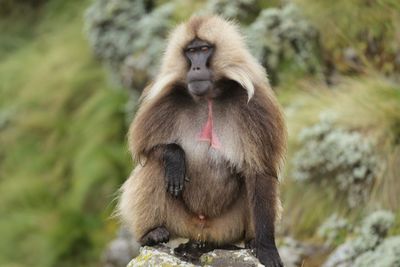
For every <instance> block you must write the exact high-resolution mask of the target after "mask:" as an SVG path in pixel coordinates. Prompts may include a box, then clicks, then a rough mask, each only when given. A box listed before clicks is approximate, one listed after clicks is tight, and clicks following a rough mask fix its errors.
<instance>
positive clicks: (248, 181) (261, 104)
mask: <svg viewBox="0 0 400 267" xmlns="http://www.w3.org/2000/svg"><path fill="white" fill-rule="evenodd" d="M196 37H197V38H200V39H202V40H206V41H208V42H210V43H212V44H214V45H215V55H213V59H212V62H211V68H212V69H213V71H214V80H215V83H216V87H218V88H222V91H223V95H222V96H220V97H219V98H218V99H215V100H214V127H215V131H216V133H217V134H218V136H219V139H220V141H221V143H222V148H221V149H219V150H215V149H212V148H210V145H209V144H208V143H206V142H199V141H197V140H196V135H197V134H198V133H199V132H200V129H201V127H202V125H203V124H204V122H205V121H206V118H207V103H206V101H204V100H195V99H193V98H192V97H191V96H190V95H189V94H187V93H186V88H185V85H184V79H185V74H186V71H187V68H188V66H187V63H186V60H185V58H184V55H183V49H184V47H185V46H186V45H187V44H188V43H189V42H190V41H191V40H193V39H194V38H196ZM221 47H223V48H224V49H222V48H221ZM285 140H286V132H285V127H284V122H283V116H282V112H281V110H280V108H279V106H278V104H277V101H276V99H275V97H274V95H273V93H272V90H271V89H270V87H269V84H268V81H267V79H266V75H265V71H264V70H263V68H262V67H261V66H260V65H259V64H258V63H257V62H256V60H255V59H254V58H253V57H252V56H251V55H250V54H249V53H248V52H247V49H246V46H245V45H244V42H243V40H242V38H241V36H240V35H239V34H238V31H237V29H236V27H235V26H234V25H233V24H231V23H229V22H226V21H224V20H222V19H221V18H219V17H215V16H213V17H194V18H192V19H191V20H190V21H189V22H188V23H186V24H182V25H180V26H178V28H177V29H176V30H175V31H174V32H173V33H172V36H171V39H170V42H169V45H168V47H167V51H166V54H165V56H164V59H163V64H162V68H161V72H160V75H159V76H158V77H157V79H156V80H155V81H154V83H153V84H151V85H150V86H149V87H147V88H146V89H145V90H144V93H143V96H142V98H141V101H140V108H139V110H138V112H137V114H136V117H135V119H134V121H133V122H132V125H131V128H130V131H129V147H130V150H131V152H132V155H133V157H134V158H135V159H136V161H137V162H140V163H141V164H138V165H137V167H136V168H135V170H134V171H133V172H132V175H131V176H130V177H129V179H128V180H127V181H126V182H125V184H124V185H123V187H122V196H121V200H120V203H119V212H120V214H121V217H122V219H123V221H124V222H125V223H126V225H127V226H128V227H129V228H130V230H131V231H132V232H133V233H134V235H135V237H136V238H137V239H138V240H140V239H141V238H142V237H143V236H144V235H145V234H146V233H147V232H149V231H150V230H152V229H154V228H156V227H159V226H165V227H166V228H167V229H168V231H169V232H170V234H171V235H172V236H179V237H186V238H190V239H194V240H196V239H200V240H203V241H210V242H214V243H217V244H225V243H231V242H236V241H240V240H250V239H253V238H254V237H255V229H254V219H253V218H254V216H253V212H252V210H254V208H257V201H254V200H255V198H257V200H259V199H261V200H262V201H265V203H266V205H267V207H268V210H267V211H265V214H266V215H265V216H266V219H267V220H269V221H272V222H273V221H275V220H276V219H277V217H278V215H279V210H280V202H279V197H278V188H277V187H278V183H279V182H278V179H277V176H278V172H279V168H280V166H281V163H282V160H283V155H284V151H285V145H286V144H285ZM169 143H176V144H178V145H180V146H181V147H182V149H183V150H184V151H185V153H186V166H187V176H188V177H189V178H190V181H189V182H188V183H185V187H184V190H183V192H182V198H178V199H176V198H173V197H172V196H170V195H169V194H168V193H167V192H166V190H165V180H164V169H163V164H162V160H161V154H160V153H161V152H160V151H159V149H158V147H159V146H160V145H163V144H169ZM256 189H257V190H256ZM260 192H261V193H260ZM260 194H261V195H260ZM261 207H263V206H261ZM199 215H204V216H206V220H204V221H201V220H199V219H198V218H199Z"/></svg>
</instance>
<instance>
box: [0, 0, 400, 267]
mask: <svg viewBox="0 0 400 267" xmlns="http://www.w3.org/2000/svg"><path fill="white" fill-rule="evenodd" d="M153 2H154V4H155V6H157V7H158V6H160V5H163V4H165V3H167V2H169V1H153ZM172 2H173V3H174V5H175V8H174V14H173V15H172V18H171V24H174V23H176V22H177V21H180V20H182V19H185V18H187V17H188V16H190V14H191V13H192V12H195V11H197V10H199V9H200V8H202V7H203V6H204V5H205V4H210V2H213V1H196V2H193V1H192V2H190V1H183V0H176V1H172ZM206 2H207V3H206ZM214 2H215V1H214ZM220 2H226V3H228V2H229V1H220ZM245 2H246V1H245ZM247 2H248V1H247ZM250 2H251V1H250ZM254 2H255V3H256V4H255V5H254V6H251V8H249V6H246V5H244V6H241V5H237V7H235V8H237V9H226V6H225V9H224V7H220V6H218V8H219V9H217V10H220V12H221V13H228V14H236V15H235V16H238V19H239V20H241V22H242V23H243V25H244V26H245V27H247V26H249V25H251V22H252V21H254V20H255V19H256V18H257V16H258V15H259V14H260V13H261V9H263V8H267V7H279V6H281V2H280V1H261V0H257V1H254ZM293 2H295V3H296V4H298V6H299V8H300V10H301V11H302V12H303V13H304V15H305V17H306V18H307V19H309V21H310V23H311V24H312V26H313V27H315V29H317V30H318V32H319V34H320V36H319V38H320V44H321V55H317V56H321V57H322V63H321V64H322V66H321V68H322V69H323V68H327V69H328V72H332V68H333V69H334V70H335V71H336V72H338V73H339V79H338V82H335V83H334V85H333V86H330V87H328V86H327V85H326V83H325V82H324V78H323V77H322V74H321V73H319V72H316V73H304V72H301V73H299V70H298V69H296V68H293V67H292V63H291V62H289V63H287V62H286V61H285V62H283V63H282V64H281V65H282V68H281V69H278V72H280V73H279V75H280V79H279V80H280V83H279V85H278V86H276V87H275V89H276V92H277V94H278V98H279V100H280V102H281V103H282V105H283V106H284V108H285V111H286V117H287V124H288V129H289V155H288V157H287V162H288V163H287V166H286V169H285V174H284V180H283V183H282V199H283V205H284V215H283V221H282V226H281V228H282V229H281V232H282V233H289V234H290V235H293V236H294V237H296V238H299V239H303V240H309V241H312V242H317V243H322V242H323V240H321V238H320V237H318V236H317V229H318V227H319V226H320V225H321V224H323V222H324V221H325V220H326V219H327V218H328V217H330V216H331V215H332V214H334V213H336V214H338V215H340V216H343V217H346V218H347V219H348V221H349V223H354V224H356V222H359V221H360V220H361V218H363V217H364V216H365V214H367V213H368V212H370V211H373V210H375V209H388V210H392V211H394V212H396V214H395V215H396V218H395V223H394V224H395V226H394V227H393V228H392V230H391V232H390V234H391V235H398V234H400V214H399V210H400V179H399V178H400V177H399V173H400V169H399V168H400V167H399V166H400V86H399V84H398V83H396V81H398V80H399V70H400V67H399V65H400V46H399V44H400V40H399V32H400V4H399V3H398V1H395V0H380V1H374V0H369V1H362V0H357V1H346V0H340V1H335V2H331V1H327V0H324V1H312V0H294V1H293ZM91 3H93V1H90V0H84V1H62V0H41V1H33V0H30V1H29V0H19V1H11V0H4V1H1V2H0V15H1V18H0V32H1V35H0V203H1V204H0V266H10V267H11V266H44V267H46V266H98V265H99V260H100V255H101V252H102V250H103V249H104V247H105V245H106V243H107V242H108V241H109V240H110V239H111V238H112V237H113V236H114V235H115V232H116V229H117V227H118V226H117V222H116V221H115V220H113V219H111V214H112V211H113V209H114V206H115V198H116V196H117V190H118V188H119V186H120V185H121V184H122V182H123V181H124V180H125V178H126V177H127V175H128V173H129V171H130V170H131V169H132V163H131V161H130V156H129V154H128V152H127V145H126V138H125V135H126V132H127V124H126V121H127V119H126V118H130V117H131V116H132V113H131V112H129V110H132V105H131V106H129V105H130V104H129V103H132V102H135V98H133V99H132V96H131V94H130V93H129V91H128V90H126V89H123V88H121V86H119V85H116V84H115V83H113V82H112V81H110V80H108V79H107V77H109V75H108V74H107V73H106V71H105V69H104V67H103V65H102V63H101V62H100V61H97V60H95V59H94V56H93V53H92V51H91V50H90V48H89V44H88V41H87V40H86V39H85V36H84V33H83V32H84V30H83V28H84V27H83V24H84V23H83V14H84V12H85V10H86V9H87V7H88V6H89V5H90V4H91ZM226 3H225V4H226ZM228 5H229V3H228ZM255 7H256V8H255ZM253 9H254V10H253ZM243 10H245V11H246V12H248V13H243ZM150 37H151V36H150ZM147 38H149V36H147ZM149 39H150V40H151V38H149ZM145 47H146V46H145ZM347 48H351V49H353V50H354V51H356V53H355V54H356V55H355V56H356V58H357V60H356V61H357V64H358V65H357V66H354V62H350V63H349V60H348V59H346V55H345V53H344V50H346V49H347ZM139 54H140V53H139ZM397 57H399V58H398V60H399V62H397V61H396V60H397V59H396V58H397ZM358 61H359V62H358ZM396 62H397V63H396ZM332 66H334V67H332ZM330 74H332V73H330ZM330 74H329V75H330ZM349 74H351V75H349ZM127 110H128V111H127ZM326 111H328V112H333V113H335V114H336V115H337V121H336V125H337V126H338V127H340V128H343V129H346V130H348V131H357V132H359V133H361V134H363V136H365V137H366V138H370V139H371V140H374V142H375V144H376V147H375V149H376V150H375V151H376V154H377V155H378V156H379V157H380V159H381V165H382V171H381V172H380V173H379V175H378V177H376V179H375V181H374V184H373V186H372V188H371V192H370V197H369V198H368V201H366V202H365V203H362V205H359V206H357V207H355V208H349V207H348V205H347V204H346V198H345V197H343V196H340V195H337V194H336V193H335V192H334V190H332V188H329V187H326V186H320V185H318V184H312V183H311V184H306V183H298V182H296V181H294V180H293V179H291V178H292V177H291V170H292V168H293V166H292V158H293V156H294V155H295V153H296V151H297V150H298V149H299V148H300V147H301V146H302V144H301V143H300V142H299V139H298V133H299V132H300V131H301V130H302V129H303V128H304V127H309V126H312V125H313V124H315V123H317V122H318V120H319V116H320V114H321V113H323V112H326ZM342 232H343V233H342V235H344V234H346V232H345V231H342ZM345 238H346V237H345V236H339V237H337V239H338V240H345Z"/></svg>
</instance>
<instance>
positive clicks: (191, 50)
mask: <svg viewBox="0 0 400 267" xmlns="http://www.w3.org/2000/svg"><path fill="white" fill-rule="evenodd" d="M187 51H188V52H190V53H194V52H195V51H196V49H194V48H189V49H188V50H187Z"/></svg>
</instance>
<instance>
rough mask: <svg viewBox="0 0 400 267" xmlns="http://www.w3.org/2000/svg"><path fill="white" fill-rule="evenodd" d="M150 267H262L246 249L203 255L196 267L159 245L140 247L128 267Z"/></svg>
mask: <svg viewBox="0 0 400 267" xmlns="http://www.w3.org/2000/svg"><path fill="white" fill-rule="evenodd" d="M139 266H140V267H150V266H182V267H196V266H214V267H227V266H232V267H258V266H262V265H261V264H260V263H259V261H258V260H257V258H255V257H254V256H253V255H252V254H251V252H250V251H249V250H247V249H240V250H219V249H216V250H214V251H212V252H209V253H206V254H203V255H202V256H201V257H200V264H199V265H196V264H193V263H190V262H187V261H184V260H181V259H179V258H178V257H176V256H175V255H174V254H173V249H171V248H169V247H166V246H164V245H160V246H157V247H142V248H141V249H140V254H139V256H137V257H136V258H134V259H133V260H132V261H131V262H130V263H129V264H128V267H139Z"/></svg>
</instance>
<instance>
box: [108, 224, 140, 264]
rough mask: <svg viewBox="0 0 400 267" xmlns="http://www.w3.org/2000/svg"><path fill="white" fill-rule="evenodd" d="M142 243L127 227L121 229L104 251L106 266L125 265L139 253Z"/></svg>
mask: <svg viewBox="0 0 400 267" xmlns="http://www.w3.org/2000/svg"><path fill="white" fill-rule="evenodd" d="M139 248H140V245H139V244H138V243H137V242H136V241H134V239H133V238H132V237H131V235H130V233H129V232H128V231H127V230H126V229H123V228H122V229H120V231H119V233H118V236H117V238H115V239H114V240H113V241H111V242H110V244H109V245H108V246H107V248H106V250H105V251H104V253H103V257H102V258H103V266H104V267H125V266H126V265H127V264H128V263H129V261H130V260H131V259H132V258H133V257H136V256H137V255H138V254H139Z"/></svg>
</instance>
